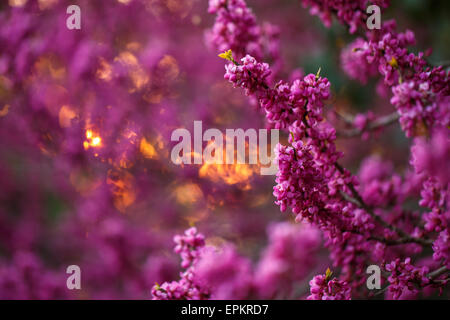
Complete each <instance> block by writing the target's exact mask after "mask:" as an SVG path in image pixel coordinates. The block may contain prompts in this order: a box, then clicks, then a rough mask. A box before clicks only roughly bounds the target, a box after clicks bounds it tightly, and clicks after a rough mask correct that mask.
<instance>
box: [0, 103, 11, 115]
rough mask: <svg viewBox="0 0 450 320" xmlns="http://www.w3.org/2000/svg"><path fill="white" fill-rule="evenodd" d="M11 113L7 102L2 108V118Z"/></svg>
mask: <svg viewBox="0 0 450 320" xmlns="http://www.w3.org/2000/svg"><path fill="white" fill-rule="evenodd" d="M8 113H9V104H5V105H4V106H3V108H2V109H1V110H0V118H1V117H4V116H6V115H7V114H8Z"/></svg>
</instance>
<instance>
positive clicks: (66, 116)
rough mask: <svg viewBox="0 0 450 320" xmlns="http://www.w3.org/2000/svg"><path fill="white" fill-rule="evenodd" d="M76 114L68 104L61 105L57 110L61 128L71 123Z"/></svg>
mask: <svg viewBox="0 0 450 320" xmlns="http://www.w3.org/2000/svg"><path fill="white" fill-rule="evenodd" d="M76 116H77V114H76V113H75V111H74V110H73V109H72V108H70V107H69V106H66V105H65V106H62V107H61V109H60V110H59V125H60V126H61V128H68V127H70V126H71V125H72V119H74V118H76Z"/></svg>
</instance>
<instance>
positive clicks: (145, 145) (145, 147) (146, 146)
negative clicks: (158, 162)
mask: <svg viewBox="0 0 450 320" xmlns="http://www.w3.org/2000/svg"><path fill="white" fill-rule="evenodd" d="M139 150H140V151H141V153H142V155H143V156H144V157H145V158H147V159H154V158H156V157H157V153H156V150H155V147H153V145H152V144H151V143H150V142H148V141H147V139H145V138H142V139H141V143H140V145H139Z"/></svg>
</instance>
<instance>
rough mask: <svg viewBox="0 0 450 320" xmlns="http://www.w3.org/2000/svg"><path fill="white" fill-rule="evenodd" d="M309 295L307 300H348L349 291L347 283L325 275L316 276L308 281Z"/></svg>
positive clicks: (349, 297) (349, 296)
mask: <svg viewBox="0 0 450 320" xmlns="http://www.w3.org/2000/svg"><path fill="white" fill-rule="evenodd" d="M309 284H310V286H311V295H309V296H308V298H307V299H308V300H350V299H351V294H350V292H351V289H350V287H349V285H348V283H347V282H345V281H341V280H339V279H337V278H333V279H329V278H328V276H327V275H317V276H315V277H314V278H313V279H312V280H311V281H310V283H309Z"/></svg>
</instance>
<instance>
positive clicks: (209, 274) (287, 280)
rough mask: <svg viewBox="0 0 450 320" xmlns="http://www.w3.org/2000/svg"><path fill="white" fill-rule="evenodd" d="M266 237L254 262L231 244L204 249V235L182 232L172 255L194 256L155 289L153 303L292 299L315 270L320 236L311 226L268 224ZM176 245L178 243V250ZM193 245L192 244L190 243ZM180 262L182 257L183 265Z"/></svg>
mask: <svg viewBox="0 0 450 320" xmlns="http://www.w3.org/2000/svg"><path fill="white" fill-rule="evenodd" d="M268 236H269V243H268V245H267V247H266V248H265V249H264V250H263V251H262V256H261V257H260V259H259V260H258V261H257V262H256V263H255V264H253V263H252V262H251V260H250V259H249V258H247V257H245V256H243V255H241V254H240V253H239V252H238V251H237V249H236V247H235V246H234V245H232V244H230V243H225V244H223V245H221V246H211V245H208V246H205V245H204V241H203V239H204V237H203V235H201V234H198V233H197V230H196V228H190V229H188V230H186V231H185V234H184V235H183V236H175V239H176V242H177V243H178V245H177V246H176V248H175V252H177V253H179V254H180V255H181V256H182V257H186V255H189V256H192V255H195V257H196V258H195V259H193V260H191V264H190V265H189V266H188V267H187V269H186V270H185V271H184V272H182V273H181V274H180V277H181V278H180V280H179V281H172V282H165V283H163V284H162V285H161V286H160V285H155V286H154V287H153V289H152V296H153V299H156V300H178V299H183V300H184V299H188V300H190V299H214V300H216V299H219V300H224V299H225V300H228V299H252V298H253V299H255V298H256V299H269V298H272V299H273V298H277V297H285V298H290V297H293V296H294V295H295V292H294V288H295V286H294V285H295V284H296V283H299V282H300V281H302V280H304V279H305V277H307V276H308V272H309V271H310V270H311V268H313V267H314V263H315V261H316V257H317V253H318V250H319V245H320V234H319V232H318V230H317V229H315V228H314V227H312V226H310V225H306V224H304V225H293V224H291V223H287V222H282V223H276V224H272V225H271V226H270V227H269V228H268ZM200 239H201V240H200ZM199 240H200V241H199ZM180 243H183V245H182V246H181V247H180ZM187 243H190V244H189V245H186V244H187ZM193 243H197V245H194V246H193V245H191V244H193ZM184 262H185V258H182V266H183V263H184Z"/></svg>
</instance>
